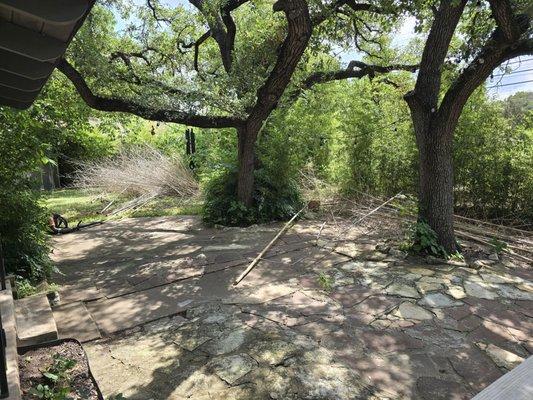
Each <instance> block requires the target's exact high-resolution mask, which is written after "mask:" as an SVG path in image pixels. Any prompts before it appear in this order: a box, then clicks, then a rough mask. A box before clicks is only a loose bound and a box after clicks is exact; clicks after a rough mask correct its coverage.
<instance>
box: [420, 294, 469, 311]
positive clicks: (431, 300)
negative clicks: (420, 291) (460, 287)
mask: <svg viewBox="0 0 533 400" xmlns="http://www.w3.org/2000/svg"><path fill="white" fill-rule="evenodd" d="M418 304H420V305H421V306H427V307H434V308H446V307H455V306H460V305H462V304H463V303H462V302H460V301H455V300H453V299H451V298H450V297H448V296H446V295H445V294H442V293H428V294H426V295H425V296H424V298H423V299H422V300H420V301H419V302H418Z"/></svg>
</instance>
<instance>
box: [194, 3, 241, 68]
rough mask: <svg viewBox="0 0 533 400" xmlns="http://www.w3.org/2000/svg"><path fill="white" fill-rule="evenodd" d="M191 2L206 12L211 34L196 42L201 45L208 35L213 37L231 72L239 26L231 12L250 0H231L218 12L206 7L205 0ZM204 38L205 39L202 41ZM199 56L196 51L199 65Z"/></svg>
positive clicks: (224, 62) (226, 66) (223, 62)
mask: <svg viewBox="0 0 533 400" xmlns="http://www.w3.org/2000/svg"><path fill="white" fill-rule="evenodd" d="M189 2H190V3H191V4H192V5H194V6H195V7H196V8H197V9H198V10H199V11H200V12H201V13H202V14H204V16H205V18H206V19H207V23H208V25H209V31H208V32H209V33H210V34H209V36H205V35H206V34H207V33H206V34H204V35H203V36H202V37H201V38H200V39H198V41H197V42H196V43H198V42H199V43H198V46H199V45H200V44H201V43H203V42H204V41H205V40H206V39H207V38H208V37H213V39H215V41H216V42H217V44H218V48H219V50H220V56H221V58H222V64H223V65H224V70H225V71H226V72H227V73H229V72H230V71H231V67H232V63H233V49H234V47H235V35H236V33H237V27H236V26H235V22H234V21H233V18H232V17H231V12H232V11H234V10H236V9H237V8H239V7H240V6H242V5H243V4H244V3H247V2H248V0H229V1H227V2H226V3H225V4H224V6H223V7H221V9H220V10H218V12H217V13H216V14H213V12H212V10H209V9H206V7H205V0H189ZM204 36H205V37H204ZM202 38H204V39H203V40H202V41H200V40H201V39H202ZM195 49H197V47H195ZM197 56H198V52H197V51H196V52H195V57H196V58H195V65H196V66H197V65H198V60H197Z"/></svg>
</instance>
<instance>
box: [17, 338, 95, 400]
mask: <svg viewBox="0 0 533 400" xmlns="http://www.w3.org/2000/svg"><path fill="white" fill-rule="evenodd" d="M20 353H21V354H19V373H20V386H21V389H22V399H28V400H30V399H32V400H35V399H37V397H36V396H35V395H31V394H29V393H28V392H29V390H30V389H31V388H32V387H33V388H35V387H37V385H39V384H43V385H46V384H48V381H47V379H46V378H45V377H44V376H43V372H45V371H46V370H47V369H48V368H49V367H50V366H51V365H53V362H54V361H53V358H52V357H53V355H54V354H60V355H61V356H63V357H65V358H69V359H72V360H74V361H76V365H75V366H74V367H73V368H72V369H70V370H68V376H69V377H70V384H69V386H70V388H71V389H72V391H71V393H70V394H69V397H70V398H72V399H84V400H100V399H102V397H101V395H99V390H98V388H97V386H96V385H95V383H94V381H93V378H92V375H91V374H90V371H89V364H88V362H87V356H86V355H85V351H84V350H83V348H82V347H81V345H80V344H79V343H77V342H76V341H65V342H62V343H59V344H56V345H52V346H48V347H40V348H35V349H30V350H25V351H24V350H23V351H22V352H20Z"/></svg>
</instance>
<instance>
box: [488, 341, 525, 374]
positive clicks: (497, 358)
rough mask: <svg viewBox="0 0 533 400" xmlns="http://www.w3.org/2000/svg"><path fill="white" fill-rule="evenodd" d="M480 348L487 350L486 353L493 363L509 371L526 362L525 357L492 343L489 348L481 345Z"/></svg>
mask: <svg viewBox="0 0 533 400" xmlns="http://www.w3.org/2000/svg"><path fill="white" fill-rule="evenodd" d="M480 347H481V348H482V349H483V350H485V352H486V353H487V354H488V355H489V357H490V358H492V361H494V363H495V364H496V365H497V366H498V367H502V368H505V369H507V370H509V371H510V370H512V369H513V368H514V367H517V366H518V365H519V364H521V363H522V362H523V361H524V358H523V357H520V356H519V355H517V354H515V353H512V352H510V351H508V350H505V349H502V348H501V347H498V346H496V345H494V344H492V343H491V344H489V345H488V346H484V345H483V344H481V346H480Z"/></svg>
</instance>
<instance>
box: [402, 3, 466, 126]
mask: <svg viewBox="0 0 533 400" xmlns="http://www.w3.org/2000/svg"><path fill="white" fill-rule="evenodd" d="M466 3H467V0H460V1H459V2H458V3H456V2H452V1H448V0H442V1H441V2H440V5H439V8H438V9H437V10H436V11H435V17H434V20H433V24H432V25H431V29H430V31H429V35H428V38H427V40H426V44H425V46H424V52H423V53H422V60H421V62H420V70H419V71H418V77H417V80H416V84H415V89H414V90H413V91H411V92H409V93H407V94H406V95H405V96H404V98H405V101H406V102H407V104H408V105H409V108H410V110H411V114H412V116H413V119H416V120H417V121H420V124H419V125H418V126H419V127H420V129H419V130H418V131H419V132H422V131H425V130H426V129H427V128H428V127H429V124H430V121H431V116H432V113H434V112H436V111H437V104H438V100H439V93H440V87H441V72H442V65H443V64H444V60H445V58H446V55H447V53H448V49H449V46H450V43H451V40H452V37H453V35H454V32H455V29H456V28H457V25H458V24H459V20H460V18H461V15H462V14H463V11H464V8H465V5H466ZM419 132H415V133H416V134H417V135H418V134H419Z"/></svg>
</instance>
